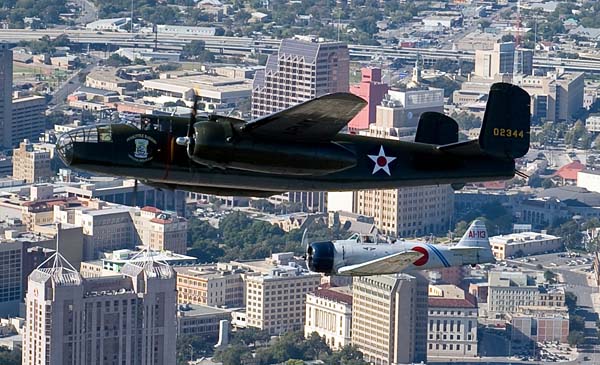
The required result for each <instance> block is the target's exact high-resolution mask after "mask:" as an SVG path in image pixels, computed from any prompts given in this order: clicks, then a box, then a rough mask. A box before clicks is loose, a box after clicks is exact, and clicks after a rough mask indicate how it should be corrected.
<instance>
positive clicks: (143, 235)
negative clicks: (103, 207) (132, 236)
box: [132, 207, 187, 255]
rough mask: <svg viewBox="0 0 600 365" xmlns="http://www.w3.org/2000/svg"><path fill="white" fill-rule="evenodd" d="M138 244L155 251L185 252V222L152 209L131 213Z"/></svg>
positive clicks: (173, 215)
mask: <svg viewBox="0 0 600 365" xmlns="http://www.w3.org/2000/svg"><path fill="white" fill-rule="evenodd" d="M132 217H133V224H134V225H135V229H136V232H137V238H138V241H139V244H142V245H144V246H148V247H150V249H152V250H155V251H172V252H175V253H178V254H182V255H183V254H185V253H186V252H187V246H186V245H187V220H186V219H185V218H183V217H178V216H177V215H176V214H172V213H168V212H164V211H162V210H160V209H158V208H154V207H144V208H142V209H140V210H135V211H133V212H132Z"/></svg>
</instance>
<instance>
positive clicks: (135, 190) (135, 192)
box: [132, 179, 138, 207]
mask: <svg viewBox="0 0 600 365" xmlns="http://www.w3.org/2000/svg"><path fill="white" fill-rule="evenodd" d="M137 193H138V179H133V199H132V203H133V206H134V207H137Z"/></svg>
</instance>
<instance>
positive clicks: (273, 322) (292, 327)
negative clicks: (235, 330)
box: [245, 265, 321, 335]
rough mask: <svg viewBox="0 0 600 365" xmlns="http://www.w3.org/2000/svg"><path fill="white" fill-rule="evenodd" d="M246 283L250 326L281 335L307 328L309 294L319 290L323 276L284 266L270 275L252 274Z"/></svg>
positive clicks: (296, 267)
mask: <svg viewBox="0 0 600 365" xmlns="http://www.w3.org/2000/svg"><path fill="white" fill-rule="evenodd" d="M245 282H246V317H247V325H248V326H249V327H255V328H259V329H261V330H265V331H268V332H269V333H270V334H272V335H278V334H282V333H284V332H287V331H297V330H300V329H302V328H303V327H304V323H305V319H306V310H305V303H306V294H308V293H312V292H314V291H315V290H316V289H317V288H318V286H319V284H320V283H321V275H319V274H317V273H310V272H307V271H306V270H304V269H301V268H300V267H298V266H295V265H294V266H292V265H287V266H286V265H280V266H277V267H276V268H273V269H271V270H270V272H269V273H268V274H260V273H255V274H250V273H248V274H246V275H245Z"/></svg>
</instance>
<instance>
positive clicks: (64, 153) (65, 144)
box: [56, 131, 73, 166]
mask: <svg viewBox="0 0 600 365" xmlns="http://www.w3.org/2000/svg"><path fill="white" fill-rule="evenodd" d="M71 132H72V131H71ZM71 132H66V133H63V134H61V136H60V137H58V140H57V141H56V153H57V154H58V157H60V159H61V160H62V162H64V163H65V165H67V166H69V165H71V163H72V162H73V138H72V136H71V135H70V133H71Z"/></svg>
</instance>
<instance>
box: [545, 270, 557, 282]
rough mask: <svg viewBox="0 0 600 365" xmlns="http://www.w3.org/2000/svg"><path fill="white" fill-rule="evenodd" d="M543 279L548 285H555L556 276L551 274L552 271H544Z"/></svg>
mask: <svg viewBox="0 0 600 365" xmlns="http://www.w3.org/2000/svg"><path fill="white" fill-rule="evenodd" d="M544 279H545V280H546V281H547V282H548V283H550V284H554V283H556V274H555V273H553V272H552V271H550V270H546V271H545V272H544Z"/></svg>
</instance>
